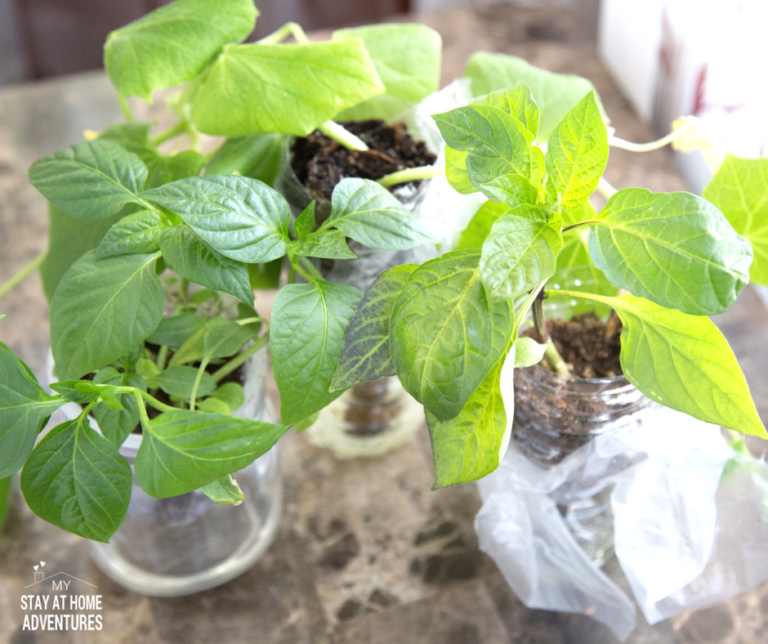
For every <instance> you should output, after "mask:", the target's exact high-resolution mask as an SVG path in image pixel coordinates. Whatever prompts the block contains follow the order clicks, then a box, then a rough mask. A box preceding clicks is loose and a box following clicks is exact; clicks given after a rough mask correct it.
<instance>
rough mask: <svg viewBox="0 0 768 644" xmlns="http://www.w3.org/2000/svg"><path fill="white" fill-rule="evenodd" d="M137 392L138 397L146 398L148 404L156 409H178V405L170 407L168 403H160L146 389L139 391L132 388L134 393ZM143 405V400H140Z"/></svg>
mask: <svg viewBox="0 0 768 644" xmlns="http://www.w3.org/2000/svg"><path fill="white" fill-rule="evenodd" d="M137 392H138V394H139V397H140V398H143V399H144V400H146V401H147V402H148V403H149V404H150V405H152V406H153V407H154V408H155V409H157V410H158V411H179V409H178V407H171V406H170V405H166V404H165V403H161V402H160V401H159V400H157V398H155V397H153V396H150V395H149V394H148V393H147V392H146V391H141V389H133V393H134V395H135V394H136V393H137ZM142 406H143V401H142Z"/></svg>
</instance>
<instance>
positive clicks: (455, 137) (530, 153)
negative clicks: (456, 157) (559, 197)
mask: <svg viewBox="0 0 768 644" xmlns="http://www.w3.org/2000/svg"><path fill="white" fill-rule="evenodd" d="M432 118H434V120H435V123H437V127H438V128H439V129H440V133H441V134H442V135H443V138H444V139H445V142H446V143H447V144H448V146H449V147H451V148H453V149H455V150H460V151H462V152H468V155H467V158H466V163H467V172H468V174H469V179H470V181H471V182H472V184H473V185H474V186H475V187H476V188H478V189H479V188H480V186H481V185H482V184H485V183H489V182H491V181H493V180H494V179H496V178H497V177H500V176H502V175H506V174H520V175H523V176H524V177H525V178H526V179H529V180H530V181H531V183H533V184H538V183H541V179H542V177H543V175H544V155H543V153H542V152H541V150H540V149H539V148H538V147H536V146H532V145H531V134H530V132H528V130H526V129H525V127H523V125H522V124H521V123H520V122H519V121H518V120H517V119H515V118H514V117H512V116H510V115H509V114H507V113H506V112H504V111H503V110H500V109H499V108H497V107H490V106H487V105H468V106H466V107H457V108H455V109H453V110H451V111H450V112H444V113H443V114H435V115H434V116H433V117H432Z"/></svg>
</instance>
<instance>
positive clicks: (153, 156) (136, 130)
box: [99, 123, 205, 188]
mask: <svg viewBox="0 0 768 644" xmlns="http://www.w3.org/2000/svg"><path fill="white" fill-rule="evenodd" d="M151 128H152V124H151V123H115V124H113V125H110V126H109V127H108V128H107V129H106V130H104V131H103V132H101V133H100V134H99V139H101V140H107V141H114V142H115V143H118V144H119V145H121V146H123V147H124V148H125V149H126V150H128V152H133V153H134V154H135V155H137V156H138V157H139V158H140V159H141V160H142V161H143V162H144V164H145V165H146V166H147V171H148V173H149V174H148V176H147V182H146V185H145V186H144V187H145V188H154V187H155V186H160V185H162V184H164V183H168V182H169V181H177V180H178V179H186V178H187V177H195V176H197V175H198V174H200V170H201V169H202V167H203V166H204V165H205V157H204V156H203V155H202V154H200V153H199V152H196V151H195V150H182V151H181V152H176V153H174V154H163V153H162V152H159V151H158V149H157V147H156V146H155V145H153V144H152V143H151V141H150V140H149V130H150V129H151Z"/></svg>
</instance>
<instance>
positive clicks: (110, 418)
mask: <svg viewBox="0 0 768 644" xmlns="http://www.w3.org/2000/svg"><path fill="white" fill-rule="evenodd" d="M93 381H94V382H95V383H98V384H102V385H116V386H120V387H134V388H136V389H140V390H141V391H146V390H147V386H146V384H145V382H144V378H142V377H141V376H140V375H138V374H135V373H119V372H118V371H117V370H116V369H114V368H112V367H107V368H106V369H100V370H99V371H98V372H97V373H96V376H95V377H94V379H93ZM116 398H117V402H118V403H119V404H120V409H118V410H112V409H110V408H109V407H108V406H107V405H105V404H104V403H99V404H98V405H96V406H95V407H94V408H93V411H92V412H91V413H92V414H93V417H94V418H95V419H96V422H97V423H98V424H99V429H100V430H101V434H102V436H104V438H106V439H107V440H108V441H109V442H110V443H112V444H113V445H114V446H115V447H117V448H119V447H120V446H121V445H122V444H123V443H124V442H125V439H126V438H128V436H130V434H131V433H132V432H133V430H134V429H136V426H137V425H138V424H139V420H140V418H139V404H138V403H137V402H136V399H135V398H134V397H133V395H132V394H116Z"/></svg>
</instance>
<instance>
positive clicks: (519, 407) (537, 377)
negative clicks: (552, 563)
mask: <svg viewBox="0 0 768 644" xmlns="http://www.w3.org/2000/svg"><path fill="white" fill-rule="evenodd" d="M579 278H581V279H579ZM558 281H560V282H562V284H559V283H558ZM585 286H587V287H588V286H590V285H589V284H587V283H585V281H584V274H583V273H582V274H581V275H575V276H570V279H565V280H558V279H557V277H555V278H553V281H552V284H551V285H550V287H551V288H563V289H566V290H570V289H574V290H575V288H582V287H585ZM583 307H584V302H582V301H578V300H571V301H570V302H566V301H563V300H560V299H555V300H547V301H546V302H545V305H544V312H545V316H546V317H547V318H549V319H552V318H557V317H570V316H571V315H572V314H578V313H582V312H584V309H583ZM596 313H598V314H601V313H605V314H607V313H609V311H596ZM514 385H515V415H514V422H513V424H512V439H513V441H514V444H515V447H516V448H517V449H518V450H519V451H520V452H521V453H522V454H524V455H525V456H526V457H527V458H528V459H529V460H531V461H532V462H533V463H535V464H536V465H538V466H539V467H541V468H542V469H550V468H553V467H556V466H557V465H559V464H560V463H561V462H563V461H564V460H565V459H567V458H568V457H569V456H571V455H572V454H573V453H574V452H576V451H577V450H579V449H580V448H582V447H584V446H585V445H587V444H589V443H590V442H591V441H593V440H594V439H595V438H596V437H597V436H600V435H602V434H608V433H618V432H620V431H625V430H629V429H632V428H634V427H639V426H641V425H642V424H643V422H645V420H646V419H647V418H648V416H649V415H652V414H653V413H654V411H655V409H656V405H655V403H653V402H652V401H651V400H649V399H648V398H646V397H645V396H644V395H643V394H642V393H640V391H638V390H637V389H636V388H635V387H634V386H633V385H632V384H630V383H629V381H628V380H627V379H626V378H625V377H624V376H619V377H616V378H593V379H586V378H577V377H574V376H571V377H567V378H565V377H563V376H559V375H558V374H556V373H554V372H552V371H550V370H549V369H546V368H544V367H543V366H541V365H535V366H533V367H527V368H525V369H515V375H514ZM635 462H637V461H636V457H630V456H626V457H623V456H619V457H615V458H612V459H607V460H599V459H594V460H592V461H589V462H584V463H582V464H581V465H580V466H579V467H577V468H575V469H574V470H573V471H571V472H570V473H569V475H568V476H567V478H566V479H565V480H564V481H563V483H562V484H561V485H560V486H559V487H558V488H557V489H556V490H554V491H553V492H552V493H551V494H550V496H551V497H552V498H553V500H554V501H555V502H556V503H557V506H558V509H559V510H560V512H561V514H562V515H563V518H564V520H565V522H566V525H567V526H568V528H569V529H570V531H571V534H572V535H573V536H574V538H575V539H576V541H577V542H578V543H579V545H580V546H581V547H582V548H583V550H584V551H585V552H586V553H587V555H588V556H589V557H590V559H592V561H593V562H594V563H596V564H597V565H598V566H602V565H604V564H605V563H606V562H607V561H608V559H610V557H611V556H612V555H613V513H612V511H611V492H612V490H613V484H612V483H611V482H610V480H607V479H609V477H611V476H613V475H615V474H617V473H619V472H621V471H622V470H624V469H626V468H628V467H630V466H632V465H634V464H635Z"/></svg>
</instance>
